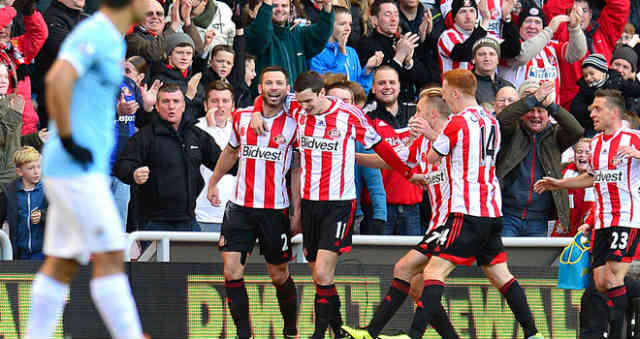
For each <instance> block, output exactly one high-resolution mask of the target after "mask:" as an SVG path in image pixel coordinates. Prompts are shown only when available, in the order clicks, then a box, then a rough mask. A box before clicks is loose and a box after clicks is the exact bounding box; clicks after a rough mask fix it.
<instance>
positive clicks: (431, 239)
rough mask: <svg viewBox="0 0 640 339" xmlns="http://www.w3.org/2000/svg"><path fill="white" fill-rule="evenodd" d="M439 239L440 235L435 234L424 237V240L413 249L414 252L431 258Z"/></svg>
mask: <svg viewBox="0 0 640 339" xmlns="http://www.w3.org/2000/svg"><path fill="white" fill-rule="evenodd" d="M438 238H439V233H438V234H434V233H433V232H429V233H427V234H425V235H424V237H423V238H422V240H420V242H419V243H418V244H417V245H416V246H414V247H413V249H414V250H416V251H418V252H420V253H422V254H424V255H425V256H427V257H429V258H431V256H432V255H433V249H434V247H435V246H436V243H437V241H436V240H438Z"/></svg>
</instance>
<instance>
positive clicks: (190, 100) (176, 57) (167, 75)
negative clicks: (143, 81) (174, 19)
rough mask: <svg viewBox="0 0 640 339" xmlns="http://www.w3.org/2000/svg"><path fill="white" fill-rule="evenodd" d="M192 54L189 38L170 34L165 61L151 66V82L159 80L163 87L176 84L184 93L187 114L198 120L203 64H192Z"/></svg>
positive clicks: (200, 110)
mask: <svg viewBox="0 0 640 339" xmlns="http://www.w3.org/2000/svg"><path fill="white" fill-rule="evenodd" d="M194 52H195V45H194V43H193V40H192V39H191V37H190V36H188V35H186V34H185V33H173V34H171V35H170V36H168V37H167V50H166V53H167V58H166V61H165V62H157V63H153V64H152V65H151V80H153V81H155V80H160V81H161V82H162V83H163V84H165V85H166V84H177V85H178V86H179V87H180V90H181V91H182V93H184V96H185V100H186V105H187V113H188V114H192V115H193V116H194V117H195V118H199V117H200V116H202V115H203V114H202V113H203V112H202V102H203V99H204V86H203V85H202V84H200V79H201V78H202V71H203V68H204V64H203V63H201V62H200V63H195V64H194ZM196 60H198V61H201V60H202V59H200V58H196Z"/></svg>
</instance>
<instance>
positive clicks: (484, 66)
mask: <svg viewBox="0 0 640 339" xmlns="http://www.w3.org/2000/svg"><path fill="white" fill-rule="evenodd" d="M499 60H500V44H499V43H498V40H496V39H495V38H493V37H492V36H486V37H484V38H482V39H480V40H478V41H476V43H475V44H473V65H474V67H473V74H475V76H476V78H477V79H478V88H477V89H476V100H478V103H479V104H483V103H485V102H488V103H493V102H494V101H495V100H496V94H497V93H498V91H499V90H500V89H501V88H502V87H504V86H511V87H513V84H511V83H510V82H508V81H506V80H504V79H503V78H501V77H500V76H498V74H497V73H496V70H497V69H498V62H499Z"/></svg>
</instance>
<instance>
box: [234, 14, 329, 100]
mask: <svg viewBox="0 0 640 339" xmlns="http://www.w3.org/2000/svg"><path fill="white" fill-rule="evenodd" d="M272 13H273V6H270V5H267V4H262V6H260V9H259V10H258V15H257V16H256V19H255V20H253V22H252V23H251V25H249V27H247V29H246V32H245V37H246V41H247V52H248V53H249V54H251V55H254V56H255V57H256V74H260V72H261V71H262V69H263V68H265V67H267V66H271V65H280V66H282V67H284V68H285V69H286V70H287V72H289V84H290V85H291V87H292V88H293V83H294V82H295V80H296V79H297V78H298V75H300V73H302V72H304V71H307V70H308V69H309V62H308V60H309V59H311V58H313V57H314V56H316V54H318V53H320V52H321V51H322V49H323V48H324V46H325V45H326V43H327V41H329V38H330V37H331V32H332V31H333V13H327V12H325V11H322V13H321V15H320V16H319V19H318V21H317V22H315V23H313V24H311V25H309V26H304V27H300V26H299V25H298V26H296V27H293V28H291V26H290V25H289V24H287V25H285V26H279V25H274V24H273V22H272V20H271V16H272ZM258 78H259V77H256V78H255V79H254V82H253V85H254V86H255V85H257V83H258Z"/></svg>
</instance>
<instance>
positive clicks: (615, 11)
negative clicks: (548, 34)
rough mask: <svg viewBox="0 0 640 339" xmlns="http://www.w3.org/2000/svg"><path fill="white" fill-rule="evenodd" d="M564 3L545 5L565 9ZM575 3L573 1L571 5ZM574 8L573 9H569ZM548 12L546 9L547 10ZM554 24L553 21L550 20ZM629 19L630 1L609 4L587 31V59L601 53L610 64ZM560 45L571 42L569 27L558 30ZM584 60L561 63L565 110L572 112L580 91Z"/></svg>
mask: <svg viewBox="0 0 640 339" xmlns="http://www.w3.org/2000/svg"><path fill="white" fill-rule="evenodd" d="M563 2H567V0H563V1H548V2H547V3H546V5H545V7H547V10H549V9H548V8H549V6H551V7H556V6H560V7H561V6H562V5H563ZM571 2H573V1H571ZM569 7H571V6H569ZM543 9H544V8H543ZM547 19H548V20H551V17H547ZM628 19H629V0H606V4H605V6H604V8H603V9H602V12H601V14H600V18H598V19H597V20H595V21H594V22H593V23H592V24H591V25H590V26H589V27H588V28H587V29H586V30H585V35H586V37H587V48H588V52H587V55H589V54H593V53H600V54H602V55H604V57H605V58H606V59H607V60H610V59H611V56H612V54H613V50H614V49H615V48H616V42H617V41H618V39H619V38H620V36H621V35H622V31H623V30H624V26H625V24H626V23H627V21H628ZM555 37H556V39H557V40H558V41H561V42H564V41H569V31H568V25H567V24H562V25H560V27H559V28H558V31H557V32H556V35H555ZM583 60H584V58H582V60H580V61H578V62H574V63H567V62H566V61H565V60H560V75H561V77H562V80H561V81H562V87H561V88H560V104H561V105H562V107H565V108H568V107H570V105H571V100H572V99H573V97H574V96H575V95H576V94H577V93H578V90H579V89H580V88H579V87H578V85H577V82H578V79H580V77H581V76H582V61H583Z"/></svg>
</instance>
